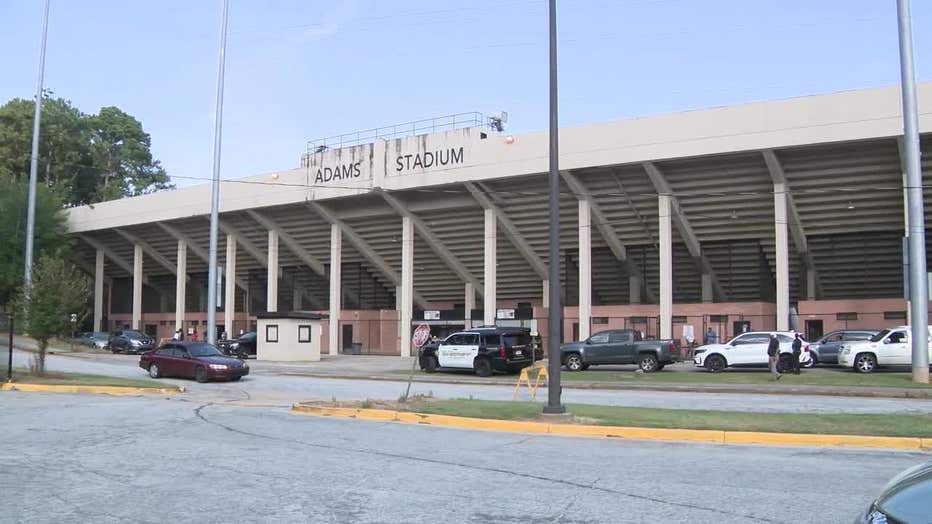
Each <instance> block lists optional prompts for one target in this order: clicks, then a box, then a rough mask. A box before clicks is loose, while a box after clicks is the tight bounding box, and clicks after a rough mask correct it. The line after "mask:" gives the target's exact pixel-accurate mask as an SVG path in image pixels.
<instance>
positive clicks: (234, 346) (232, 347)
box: [230, 342, 239, 349]
mask: <svg viewBox="0 0 932 524" xmlns="http://www.w3.org/2000/svg"><path fill="white" fill-rule="evenodd" d="M238 347H239V342H233V343H232V344H230V349H236V348H238Z"/></svg>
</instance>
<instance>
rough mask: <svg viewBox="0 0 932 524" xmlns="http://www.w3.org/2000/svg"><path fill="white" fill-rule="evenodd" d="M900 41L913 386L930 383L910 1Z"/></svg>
mask: <svg viewBox="0 0 932 524" xmlns="http://www.w3.org/2000/svg"><path fill="white" fill-rule="evenodd" d="M896 11H897V24H898V26H899V39H900V85H901V89H902V91H903V97H902V98H903V135H904V136H903V151H904V153H905V157H906V158H905V160H906V208H907V217H908V222H909V239H908V242H909V304H910V308H909V309H910V312H909V325H910V338H911V339H912V363H913V382H920V383H924V384H928V383H929V340H928V337H929V331H928V329H929V328H928V323H929V311H928V309H929V296H928V287H927V286H928V276H927V275H926V231H925V229H926V228H925V215H924V212H923V209H922V208H923V204H922V167H921V164H920V160H919V157H920V153H919V116H918V108H917V104H916V75H915V72H914V71H913V35H912V22H911V20H910V14H909V0H897V2H896Z"/></svg>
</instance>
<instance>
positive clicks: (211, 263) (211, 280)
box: [180, 0, 233, 344]
mask: <svg viewBox="0 0 932 524" xmlns="http://www.w3.org/2000/svg"><path fill="white" fill-rule="evenodd" d="M229 7H230V0H223V13H222V14H221V16H220V60H219V62H220V64H219V66H218V68H217V100H216V107H215V108H214V163H213V178H212V180H211V187H210V250H209V253H208V255H207V259H208V261H207V343H208V344H213V343H215V342H216V341H217V225H218V222H219V218H218V216H217V214H218V209H219V207H220V143H221V132H222V129H223V125H222V124H223V71H224V65H225V63H226V51H227V13H228V11H229ZM232 276H233V275H227V278H231V277H232ZM180 278H184V277H183V276H180ZM227 307H230V305H227ZM231 327H232V326H227V329H230V328H231Z"/></svg>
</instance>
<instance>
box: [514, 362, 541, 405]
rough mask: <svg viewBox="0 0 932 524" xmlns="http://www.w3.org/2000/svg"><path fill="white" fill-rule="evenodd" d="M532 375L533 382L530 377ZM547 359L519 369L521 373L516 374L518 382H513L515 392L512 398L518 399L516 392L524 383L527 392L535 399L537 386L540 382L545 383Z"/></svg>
mask: <svg viewBox="0 0 932 524" xmlns="http://www.w3.org/2000/svg"><path fill="white" fill-rule="evenodd" d="M532 377H533V382H532V381H531V378H532ZM547 379H548V375H547V361H546V360H542V361H540V362H537V363H536V364H534V365H533V366H530V367H526V368H524V369H522V370H521V375H520V376H518V383H517V384H515V394H514V400H518V393H519V392H520V391H521V385H522V384H524V385H526V386H527V390H528V393H530V395H531V399H532V400H535V399H537V388H538V387H539V386H540V385H541V383H545V384H546V383H547Z"/></svg>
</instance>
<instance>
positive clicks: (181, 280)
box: [175, 240, 188, 331]
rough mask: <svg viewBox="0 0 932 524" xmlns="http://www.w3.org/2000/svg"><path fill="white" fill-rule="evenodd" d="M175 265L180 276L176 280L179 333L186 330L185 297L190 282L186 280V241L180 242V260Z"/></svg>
mask: <svg viewBox="0 0 932 524" xmlns="http://www.w3.org/2000/svg"><path fill="white" fill-rule="evenodd" d="M175 265H176V269H175V272H176V273H177V274H178V276H177V277H176V278H175V331H178V330H179V329H184V314H185V308H186V307H187V301H186V300H185V297H186V295H187V293H188V282H187V280H185V276H187V274H188V244H187V243H186V242H185V241H184V240H179V241H178V259H177V261H176V263H175Z"/></svg>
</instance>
